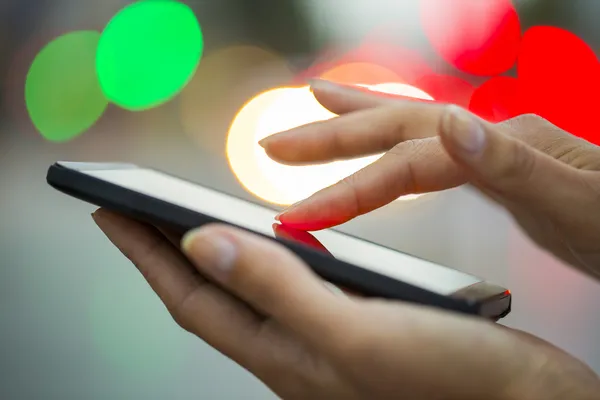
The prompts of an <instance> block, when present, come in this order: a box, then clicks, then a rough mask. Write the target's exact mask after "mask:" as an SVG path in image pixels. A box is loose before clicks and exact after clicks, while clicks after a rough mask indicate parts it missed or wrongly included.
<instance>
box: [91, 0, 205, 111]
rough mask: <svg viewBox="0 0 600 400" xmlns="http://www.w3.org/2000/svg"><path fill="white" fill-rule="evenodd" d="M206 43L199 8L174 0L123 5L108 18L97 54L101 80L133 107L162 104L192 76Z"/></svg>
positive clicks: (105, 87) (114, 95) (111, 97)
mask: <svg viewBox="0 0 600 400" xmlns="http://www.w3.org/2000/svg"><path fill="white" fill-rule="evenodd" d="M203 48H204V41H203V36H202V31H201V29H200V24H199V23H198V19H197V18H196V16H195V15H194V12H193V11H192V10H191V9H190V8H189V7H188V6H187V5H185V4H182V3H179V2H177V1H174V0H147V1H140V2H137V3H133V4H131V5H129V6H127V7H125V8H124V9H122V10H121V11H120V12H119V13H118V14H117V15H115V16H114V17H113V19H112V20H111V21H110V22H109V23H108V25H107V26H106V28H105V30H104V32H103V33H102V37H101V38H100V43H99V45H98V54H97V60H96V62H97V71H98V77H99V80H100V85H101V87H102V89H103V91H104V93H105V95H106V96H107V97H108V99H109V100H110V101H112V102H114V103H115V104H117V105H119V106H121V107H123V108H125V109H128V110H132V111H136V110H143V109H148V108H151V107H155V106H158V105H160V104H162V103H164V102H166V101H168V100H169V99H171V98H172V97H173V96H175V95H177V94H178V93H179V92H180V91H181V90H182V89H183V88H184V87H185V85H186V84H187V83H188V82H189V81H190V79H191V78H192V76H193V75H194V72H195V71H196V68H197V66H198V63H199V62H200V58H201V56H202V51H203Z"/></svg>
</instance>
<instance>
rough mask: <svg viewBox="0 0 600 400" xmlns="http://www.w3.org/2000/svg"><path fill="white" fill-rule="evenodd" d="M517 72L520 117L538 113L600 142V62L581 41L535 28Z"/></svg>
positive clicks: (559, 31) (525, 38)
mask: <svg viewBox="0 0 600 400" xmlns="http://www.w3.org/2000/svg"><path fill="white" fill-rule="evenodd" d="M517 72H518V101H519V104H518V107H519V108H518V112H519V113H520V114H524V113H535V114H538V115H540V116H542V117H544V118H546V119H547V120H549V121H550V122H552V123H554V124H555V125H557V126H559V127H561V128H562V129H565V130H566V131H568V132H571V133H573V134H575V135H578V136H581V137H583V138H585V139H587V140H589V141H591V142H594V143H596V144H600V131H599V130H598V129H597V128H596V125H597V122H596V115H597V113H598V111H597V108H598V105H597V103H598V102H597V101H596V98H597V94H598V93H599V92H600V62H599V60H598V58H597V56H596V54H595V52H594V50H593V49H592V48H591V47H590V46H588V45H587V44H586V43H585V42H584V41H583V40H582V39H580V38H579V37H577V36H576V35H575V34H573V33H571V32H568V31H566V30H564V29H560V28H555V27H549V26H537V27H533V28H530V29H529V30H527V32H525V34H524V36H523V40H522V44H521V53H520V55H519V60H518V64H517Z"/></svg>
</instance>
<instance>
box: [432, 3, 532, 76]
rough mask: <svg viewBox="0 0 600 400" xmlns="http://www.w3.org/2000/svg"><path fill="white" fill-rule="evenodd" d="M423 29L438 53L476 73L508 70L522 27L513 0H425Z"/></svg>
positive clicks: (517, 45)
mask: <svg viewBox="0 0 600 400" xmlns="http://www.w3.org/2000/svg"><path fill="white" fill-rule="evenodd" d="M420 7H421V22H422V25H423V29H424V30H425V33H426V34H427V37H428V38H429V41H430V42H431V45H432V46H433V48H434V49H435V50H436V51H437V53H438V54H439V55H440V56H441V57H442V58H443V59H444V60H446V61H447V62H448V63H450V64H451V65H453V66H455V67H456V68H458V69H460V70H462V71H464V72H468V73H470V74H474V75H480V76H481V75H483V76H493V75H497V74H500V73H503V72H506V71H508V70H509V69H510V68H512V66H513V65H514V63H515V61H516V58H517V54H518V51H519V41H520V38H521V27H520V22H519V17H518V15H517V11H516V10H515V8H514V5H513V4H512V1H511V0H483V1H482V0H421V4H420Z"/></svg>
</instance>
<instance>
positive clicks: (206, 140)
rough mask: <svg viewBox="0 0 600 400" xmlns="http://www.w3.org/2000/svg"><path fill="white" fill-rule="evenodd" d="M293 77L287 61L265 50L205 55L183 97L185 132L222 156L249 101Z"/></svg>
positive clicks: (246, 48)
mask: <svg viewBox="0 0 600 400" xmlns="http://www.w3.org/2000/svg"><path fill="white" fill-rule="evenodd" d="M292 77H293V73H292V71H291V69H290V67H289V65H288V63H287V61H286V60H285V59H284V58H283V57H281V56H280V55H278V54H276V53H274V52H272V51H269V50H268V49H265V48H261V47H257V46H251V45H242V46H231V47H226V48H223V49H219V50H217V51H214V52H212V53H208V54H206V55H205V56H204V57H203V59H202V62H201V63H200V65H199V66H198V69H197V71H196V74H195V75H194V77H193V78H192V80H191V82H190V83H189V84H188V85H187V86H186V88H185V89H184V90H183V91H182V93H181V95H180V107H181V108H180V111H181V122H182V124H183V127H184V131H185V133H186V134H188V135H189V136H190V137H191V138H192V139H193V140H194V141H195V142H196V143H197V144H198V145H199V146H201V147H202V148H203V149H206V150H209V151H211V152H214V153H217V154H219V153H222V152H223V147H224V145H225V140H226V132H227V130H228V128H229V125H230V123H231V121H232V120H233V118H234V117H235V115H236V114H237V112H238V111H239V110H240V108H241V107H242V106H243V105H244V104H245V103H246V102H247V101H248V99H251V98H253V97H254V96H256V95H257V94H259V93H262V92H264V91H265V90H268V89H270V88H273V87H278V86H281V85H284V84H286V83H287V82H289V81H290V80H291V79H292Z"/></svg>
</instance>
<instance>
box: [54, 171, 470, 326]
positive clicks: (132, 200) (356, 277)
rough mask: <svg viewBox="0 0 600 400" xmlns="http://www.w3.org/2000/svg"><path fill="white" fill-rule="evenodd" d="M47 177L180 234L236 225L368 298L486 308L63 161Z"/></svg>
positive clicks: (74, 193)
mask: <svg viewBox="0 0 600 400" xmlns="http://www.w3.org/2000/svg"><path fill="white" fill-rule="evenodd" d="M46 181H47V182H48V184H49V185H51V186H52V187H54V188H55V189H57V190H59V191H61V192H63V193H65V194H68V195H69V196H72V197H75V198H77V199H80V200H83V201H85V202H88V203H91V204H94V205H97V206H99V207H103V208H106V209H107V210H111V211H114V212H117V213H120V214H123V215H126V216H128V217H131V218H134V219H136V220H139V221H141V222H144V223H148V224H153V225H155V226H160V227H162V228H168V229H171V230H174V231H176V232H178V233H181V234H183V233H185V232H187V231H189V230H190V229H194V228H197V227H199V226H201V225H204V224H208V223H223V224H227V225H231V226H236V227H237V228H240V229H244V230H246V231H249V232H252V233H254V234H257V235H260V236H263V237H265V238H267V239H269V240H274V241H277V242H278V243H281V244H283V245H284V246H286V247H287V248H289V249H290V250H291V251H293V252H294V253H295V254H296V255H298V256H299V257H300V258H301V259H302V260H304V261H305V262H306V263H307V264H308V265H309V266H310V267H311V269H312V270H313V271H314V272H315V273H316V274H317V275H319V276H320V277H322V278H323V279H325V280H327V281H329V282H331V283H333V284H335V285H339V286H341V287H344V288H347V289H349V290H353V291H355V292H358V293H361V294H363V295H365V296H370V297H380V298H387V299H393V300H401V301H407V302H412V303H418V304H423V305H427V306H434V307H438V308H442V309H446V310H452V311H456V312H460V313H465V314H473V315H479V314H480V311H481V304H480V303H478V302H475V301H466V300H462V299H455V298H452V297H449V296H444V295H440V294H438V293H434V292H431V291H429V290H426V289H423V288H420V287H417V286H414V285H411V284H408V283H406V282H402V281H399V280H397V279H393V278H390V277H387V276H385V275H381V274H378V273H376V272H372V271H369V270H366V269H363V268H360V267H357V266H355V265H352V264H349V263H346V262H343V261H340V260H338V259H336V258H334V257H333V256H330V255H328V254H325V253H322V252H319V251H318V250H315V249H312V248H310V247H308V246H305V245H302V244H299V243H296V242H292V241H288V240H285V239H283V238H273V237H270V236H267V235H263V234H261V233H258V232H254V231H250V230H248V229H246V228H243V227H241V226H237V225H235V224H231V223H228V222H225V221H222V220H219V219H216V218H213V217H211V216H209V215H204V214H201V213H198V212H195V211H191V210H189V209H186V208H183V207H180V206H177V205H174V204H171V203H168V202H165V201H163V200H159V199H156V198H153V197H151V196H147V195H144V194H141V193H138V192H135V191H133V190H129V189H126V188H123V187H121V186H118V185H114V184H112V183H109V182H106V181H103V180H101V179H98V178H95V177H92V176H89V175H86V174H84V173H81V172H79V171H77V170H73V169H69V168H66V167H63V166H61V165H59V164H54V165H52V166H51V167H50V168H49V169H48V173H47V176H46ZM211 190H214V189H211Z"/></svg>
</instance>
